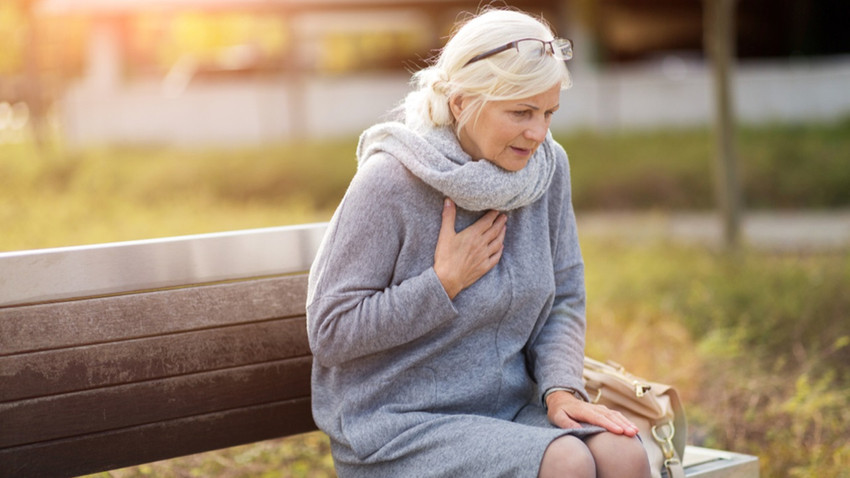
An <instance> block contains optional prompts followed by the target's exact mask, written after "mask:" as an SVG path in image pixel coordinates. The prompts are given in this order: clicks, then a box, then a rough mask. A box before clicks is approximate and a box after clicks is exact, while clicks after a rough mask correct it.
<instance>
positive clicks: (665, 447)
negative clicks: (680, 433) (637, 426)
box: [652, 422, 678, 464]
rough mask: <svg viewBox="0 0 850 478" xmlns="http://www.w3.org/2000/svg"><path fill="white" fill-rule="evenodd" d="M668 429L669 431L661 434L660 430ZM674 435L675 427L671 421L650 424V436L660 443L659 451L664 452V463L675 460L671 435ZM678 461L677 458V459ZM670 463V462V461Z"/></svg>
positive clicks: (674, 449)
mask: <svg viewBox="0 0 850 478" xmlns="http://www.w3.org/2000/svg"><path fill="white" fill-rule="evenodd" d="M667 429H669V431H670V433H668V434H666V435H662V434H661V433H662V430H667ZM675 435H676V427H675V426H673V422H667V423H662V424H660V425H653V426H652V437H653V438H655V441H657V442H658V443H659V444H660V445H661V452H662V453H664V458H665V459H666V460H665V464H666V463H667V462H668V461H670V460H677V458H676V447H675V446H673V437H674V436H675ZM677 461H678V460H677ZM671 463H672V462H671Z"/></svg>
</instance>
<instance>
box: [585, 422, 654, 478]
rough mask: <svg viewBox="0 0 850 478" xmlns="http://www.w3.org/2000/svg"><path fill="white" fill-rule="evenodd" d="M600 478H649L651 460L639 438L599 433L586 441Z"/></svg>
mask: <svg viewBox="0 0 850 478" xmlns="http://www.w3.org/2000/svg"><path fill="white" fill-rule="evenodd" d="M585 443H586V444H587V447H588V448H589V449H590V453H592V454H593V459H594V461H595V462H596V472H597V476H598V477H599V478H611V477H616V478H626V477H629V478H649V476H650V471H649V459H648V458H647V456H646V450H645V449H644V448H643V444H642V443H641V442H640V440H639V439H638V438H637V437H627V436H625V435H616V434H614V433H608V432H604V433H597V434H596V435H592V436H590V437H588V438H587V439H586V440H585Z"/></svg>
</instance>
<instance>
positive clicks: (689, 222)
mask: <svg viewBox="0 0 850 478" xmlns="http://www.w3.org/2000/svg"><path fill="white" fill-rule="evenodd" d="M576 217H577V220H578V227H579V233H580V234H581V235H582V236H583V237H587V238H592V237H600V236H601V237H614V238H618V239H623V240H628V241H656V240H667V239H669V240H673V241H676V242H685V243H695V244H704V245H709V246H719V245H721V244H722V238H723V234H722V232H723V231H722V225H721V221H720V217H719V216H718V215H717V214H716V213H712V212H704V213H700V212H589V211H588V212H583V211H578V212H577V213H576ZM741 239H742V243H743V244H745V245H748V246H753V247H758V248H767V249H776V250H806V251H811V250H817V251H821V250H846V251H848V252H850V209H841V210H830V211H824V210H817V211H753V212H748V213H745V214H744V215H743V218H742V221H741Z"/></svg>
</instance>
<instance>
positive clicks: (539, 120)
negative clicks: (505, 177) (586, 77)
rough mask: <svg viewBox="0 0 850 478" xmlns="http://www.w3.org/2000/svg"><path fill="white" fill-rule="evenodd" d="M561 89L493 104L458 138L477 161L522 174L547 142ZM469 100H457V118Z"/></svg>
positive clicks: (453, 105) (452, 104) (454, 102)
mask: <svg viewBox="0 0 850 478" xmlns="http://www.w3.org/2000/svg"><path fill="white" fill-rule="evenodd" d="M560 95H561V87H560V85H555V86H553V87H552V88H550V89H549V90H547V91H544V92H543V93H540V94H539V95H536V96H531V97H529V98H523V99H520V100H507V101H491V102H488V103H486V104H485V105H484V106H483V107H482V108H481V111H480V112H479V113H478V114H477V115H475V114H473V115H472V119H471V120H470V121H469V122H467V123H466V124H465V125H464V126H463V128H462V129H461V130H460V133H459V137H458V139H459V140H460V146H461V147H462V148H463V150H464V151H465V152H466V153H467V154H469V155H470V156H472V158H473V159H482V158H483V159H486V160H488V161H490V162H492V163H494V164H496V165H497V166H499V167H501V168H502V169H506V170H508V171H519V170H521V169H522V168H524V167H525V166H526V165H527V164H528V160H529V159H531V156H532V155H533V154H534V152H535V151H537V147H538V146H540V144H541V143H542V142H543V141H544V140H545V139H546V133H547V132H548V131H549V123H551V121H552V114H554V113H555V111H557V110H558V106H559V103H560ZM469 103H470V101H469V100H468V98H464V97H462V96H456V97H454V98H453V99H452V100H451V101H450V103H449V106H450V107H451V110H452V113H453V114H454V117H455V118H460V114H461V113H462V112H463V111H464V109H466V108H468V107H470V105H469Z"/></svg>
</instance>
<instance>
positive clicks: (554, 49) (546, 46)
mask: <svg viewBox="0 0 850 478" xmlns="http://www.w3.org/2000/svg"><path fill="white" fill-rule="evenodd" d="M512 48H514V49H516V51H517V53H526V52H529V53H530V52H532V51H537V52H538V53H539V54H540V55H541V56H542V55H544V54H546V53H549V54H550V55H552V56H554V57H555V58H557V59H559V60H564V61H567V60H569V59H570V58H572V57H573V42H571V41H570V40H567V39H566V38H555V39H554V40H549V41H544V40H538V39H537V38H523V39H520V40H514V41H512V42H509V43H505V44H504V45H502V46H500V47H498V48H493V49H492V50H487V51H485V52H484V53H481V54H480V55H475V56H473V57H472V58H470V59H469V61H467V62H466V63H465V64H464V65H463V66H467V65H470V64H472V63H475V62H476V61H479V60H483V59H485V58H490V57H491V56H493V55H497V54H499V53H502V52H503V51H508V50H510V49H512Z"/></svg>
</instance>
